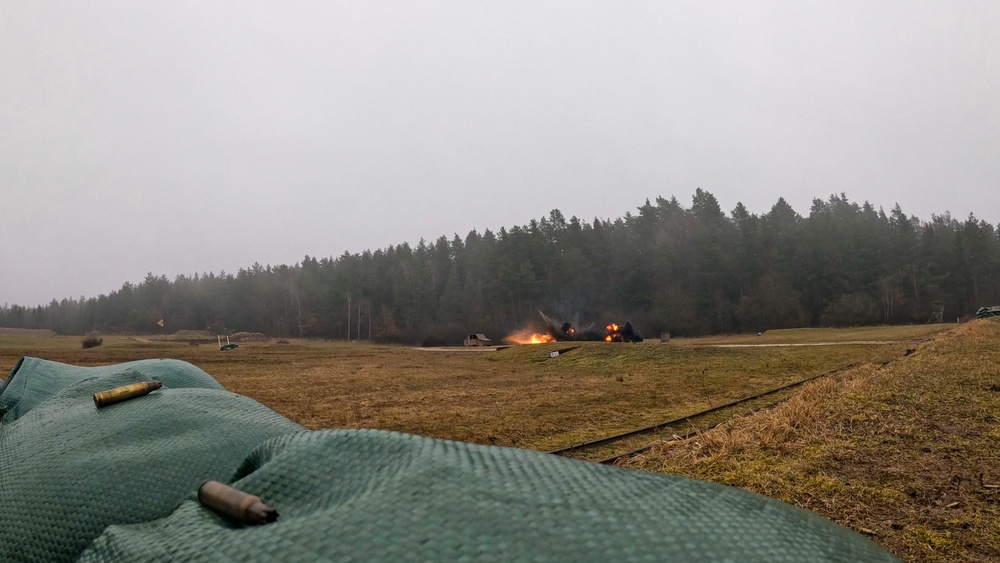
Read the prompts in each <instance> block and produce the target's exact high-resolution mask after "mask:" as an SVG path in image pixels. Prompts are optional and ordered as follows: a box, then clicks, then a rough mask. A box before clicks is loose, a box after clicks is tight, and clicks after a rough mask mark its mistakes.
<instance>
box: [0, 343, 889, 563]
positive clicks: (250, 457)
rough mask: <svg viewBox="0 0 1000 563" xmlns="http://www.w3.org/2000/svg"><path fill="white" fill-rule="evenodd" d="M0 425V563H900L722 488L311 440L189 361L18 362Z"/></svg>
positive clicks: (327, 437) (461, 450) (390, 435)
mask: <svg viewBox="0 0 1000 563" xmlns="http://www.w3.org/2000/svg"><path fill="white" fill-rule="evenodd" d="M38 374H41V375H38ZM275 377H281V375H280V374H275ZM149 379H158V380H160V381H162V382H163V383H164V387H163V388H162V389H160V390H159V391H155V392H154V393H152V394H150V395H148V396H145V397H141V398H137V399H132V400H130V401H126V402H123V403H119V404H116V405H112V406H109V407H106V408H103V409H100V410H97V409H96V408H95V406H94V403H93V400H92V395H93V393H94V392H96V391H102V390H105V389H109V388H113V387H117V386H119V385H124V384H127V383H132V382H136V381H146V380H149ZM29 399H30V400H29ZM15 410H16V411H17V413H18V414H17V416H12V417H11V418H10V419H8V417H7V415H8V414H9V413H11V412H13V411H15ZM0 416H2V421H3V422H2V424H0V560H2V561H74V560H79V561H85V562H97V561H205V562H216V561H337V560H372V561H393V560H410V561H448V560H466V561H510V560H532V561H545V560H563V561H583V560H592V561H609V560H614V561H630V560H631V561H640V560H641V561H770V562H775V561H844V562H848V561H850V562H854V561H895V560H896V559H895V558H893V557H892V556H891V555H890V554H888V553H887V552H885V551H883V550H882V549H881V548H879V547H878V546H877V545H875V544H873V543H872V542H870V541H868V540H867V539H866V538H864V537H863V536H861V535H859V534H856V533H855V532H852V531H850V530H848V529H846V528H843V527H841V526H838V525H836V524H833V523H832V522H830V521H828V520H826V519H824V518H821V517H819V516H817V515H815V514H813V513H811V512H808V511H805V510H802V509H799V508H796V507H793V506H790V505H788V504H785V503H782V502H779V501H775V500H772V499H769V498H766V497H763V496H758V495H754V494H751V493H747V492H745V491H742V490H739V489H735V488H731V487H724V486H721V485H715V484H711V483H705V482H702V481H696V480H692V479H686V478H683V477H677V476H671V475H653V474H648V473H642V472H636V471H628V470H624V469H618V468H614V467H606V466H602V465H595V464H590V463H586V462H579V461H573V460H568V459H563V458H558V457H555V456H551V455H548V454H541V453H537V452H532V451H527V450H516V449H509V448H497V447H489V446H479V445H474V444H466V443H461V442H451V441H446V440H435V439H430V438H423V437H419V436H412V435H407V434H399V433H395V432H385V431H375V430H322V431H314V432H309V431H305V430H304V429H302V428H301V427H300V426H298V425H297V424H295V423H293V422H290V421H288V420H287V419H285V418H283V417H281V416H280V415H278V414H277V413H275V412H273V411H271V410H269V409H267V408H266V407H264V406H262V405H260V404H259V403H257V402H255V401H252V400H250V399H248V398H246V397H242V396H239V395H235V394H233V393H229V392H227V391H225V390H222V389H221V388H220V387H219V386H218V384H217V383H216V382H215V381H214V380H212V379H211V377H209V376H208V375H207V374H205V373H204V372H202V371H201V370H199V369H197V368H194V367H193V366H191V365H189V364H184V363H182V362H173V361H148V362H133V363H131V364H123V365H120V366H108V367H104V368H97V369H95V368H78V367H73V366H67V365H64V364H57V363H53V362H46V361H43V360H37V359H31V358H26V359H25V360H23V361H22V362H21V363H20V364H19V365H18V367H17V368H15V370H14V372H12V374H11V376H9V377H8V380H7V383H6V385H5V386H4V387H3V388H2V389H0ZM204 479H216V480H220V481H224V482H229V483H232V484H233V485H234V486H236V487H237V488H239V489H242V490H245V491H247V492H249V493H251V494H255V495H259V496H261V497H262V498H263V499H264V500H265V501H266V502H268V503H269V504H271V505H272V506H274V507H275V508H276V509H277V510H278V512H279V513H280V514H281V517H280V518H279V520H278V521H277V522H276V523H274V524H267V525H263V526H254V527H245V526H240V525H236V524H233V523H231V522H229V521H228V520H226V519H224V518H222V517H220V516H218V515H216V514H215V513H213V512H211V511H210V510H208V509H206V508H203V507H202V506H200V505H199V504H198V503H197V502H196V501H195V491H196V490H197V487H198V485H199V483H200V482H201V481H202V480H204Z"/></svg>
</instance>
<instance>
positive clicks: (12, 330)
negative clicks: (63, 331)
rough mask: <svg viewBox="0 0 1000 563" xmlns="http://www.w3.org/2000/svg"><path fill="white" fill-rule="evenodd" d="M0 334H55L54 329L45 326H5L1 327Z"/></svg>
mask: <svg viewBox="0 0 1000 563" xmlns="http://www.w3.org/2000/svg"><path fill="white" fill-rule="evenodd" d="M0 334H16V335H20V336H55V335H56V333H55V331H54V330H48V329H44V328H4V327H0Z"/></svg>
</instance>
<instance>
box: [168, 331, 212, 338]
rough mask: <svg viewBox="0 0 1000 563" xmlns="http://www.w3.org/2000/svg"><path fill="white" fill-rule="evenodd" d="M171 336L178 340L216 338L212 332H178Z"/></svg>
mask: <svg viewBox="0 0 1000 563" xmlns="http://www.w3.org/2000/svg"><path fill="white" fill-rule="evenodd" d="M171 336H172V337H173V338H177V339H189V338H215V335H214V334H212V331H210V330H178V331H177V332H175V333H173V334H172V335H171Z"/></svg>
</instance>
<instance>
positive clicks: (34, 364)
mask: <svg viewBox="0 0 1000 563" xmlns="http://www.w3.org/2000/svg"><path fill="white" fill-rule="evenodd" d="M129 369H131V370H136V371H138V372H140V373H142V374H143V375H144V376H146V377H147V378H150V379H156V380H158V381H160V382H161V383H163V384H164V385H166V386H167V387H173V388H179V387H200V388H203V389H224V387H222V385H219V382H218V381H216V380H215V379H213V378H212V376H210V375H208V374H207V373H205V372H204V371H202V370H201V369H199V368H197V367H195V366H193V365H191V364H189V363H187V362H182V361H180V360H139V361H135V362H128V363H124V364H116V365H110V366H98V367H89V368H88V367H79V366H71V365H68V364H62V363H59V362H52V361H48V360H40V359H38V358H30V357H24V358H21V359H20V360H18V362H17V364H16V365H15V366H14V369H12V370H11V372H10V375H8V376H7V380H6V381H4V382H3V383H2V385H0V422H4V423H7V422H13V421H15V420H17V419H18V418H20V417H21V415H23V414H24V413H26V412H28V411H30V410H31V409H33V408H34V407H35V405H37V404H39V403H41V402H42V401H44V400H45V399H48V398H49V397H51V396H53V395H55V394H56V393H58V392H59V391H62V390H63V389H64V388H66V387H68V386H70V385H72V384H74V383H76V382H78V381H81V380H83V379H86V378H88V377H97V376H103V375H112V374H115V373H120V372H123V371H125V370H129Z"/></svg>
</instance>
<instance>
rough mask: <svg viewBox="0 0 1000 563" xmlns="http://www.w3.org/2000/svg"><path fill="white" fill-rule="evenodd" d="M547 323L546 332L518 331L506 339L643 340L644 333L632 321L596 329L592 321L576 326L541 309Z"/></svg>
mask: <svg viewBox="0 0 1000 563" xmlns="http://www.w3.org/2000/svg"><path fill="white" fill-rule="evenodd" d="M538 314H539V315H541V317H542V321H543V322H544V323H545V328H546V332H544V333H533V332H531V331H530V330H521V331H517V332H515V333H513V334H511V335H510V336H508V337H507V338H506V339H505V340H506V341H508V342H512V343H515V344H541V343H543V342H584V341H593V342H601V341H603V342H642V340H643V338H642V335H641V334H639V331H637V330H636V329H635V327H634V326H632V323H631V322H630V321H625V324H624V325H621V326H619V325H617V324H614V323H612V324H609V325H608V326H607V327H605V329H604V331H603V332H602V331H599V330H597V329H595V327H594V324H593V323H591V324H589V325H586V326H582V327H574V326H573V325H572V323H569V322H559V321H557V320H555V319H553V318H552V317H550V316H548V315H546V314H545V313H543V312H541V311H539V312H538Z"/></svg>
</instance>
